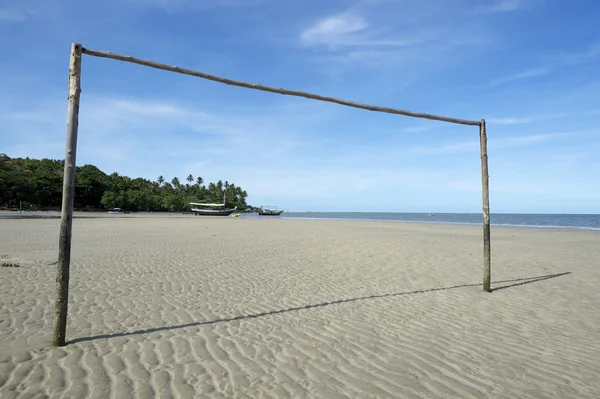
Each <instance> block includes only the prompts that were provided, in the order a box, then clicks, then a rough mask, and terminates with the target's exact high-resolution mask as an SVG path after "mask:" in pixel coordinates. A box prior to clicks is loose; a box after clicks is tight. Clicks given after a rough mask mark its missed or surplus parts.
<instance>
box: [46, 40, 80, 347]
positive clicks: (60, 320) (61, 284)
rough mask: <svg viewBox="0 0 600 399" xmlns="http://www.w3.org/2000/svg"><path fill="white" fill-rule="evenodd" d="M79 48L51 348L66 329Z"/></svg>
mask: <svg viewBox="0 0 600 399" xmlns="http://www.w3.org/2000/svg"><path fill="white" fill-rule="evenodd" d="M82 49H83V48H82V46H81V45H80V44H77V43H73V44H72V45H71V58H70V62H69V96H68V101H69V105H68V111H67V143H66V151H65V169H64V178H63V198H62V209H61V215H60V238H59V241H58V266H57V270H56V272H57V273H56V274H57V275H56V302H55V312H54V336H53V338H52V345H54V346H64V345H65V338H66V329H67V310H68V302H69V267H70V264H71V232H72V226H73V203H74V199H75V164H76V155H77V127H78V124H79V95H80V93H81V54H82Z"/></svg>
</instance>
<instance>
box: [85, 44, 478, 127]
mask: <svg viewBox="0 0 600 399" xmlns="http://www.w3.org/2000/svg"><path fill="white" fill-rule="evenodd" d="M82 53H83V54H87V55H91V56H94V57H100V58H111V59H113V60H119V61H124V62H129V63H132V64H138V65H144V66H147V67H150V68H156V69H161V70H163V71H169V72H176V73H180V74H183V75H190V76H195V77H198V78H202V79H207V80H212V81H214V82H219V83H224V84H226V85H230V86H238V87H245V88H247V89H254V90H260V91H268V92H271V93H277V94H284V95H288V96H296V97H304V98H309V99H312V100H319V101H325V102H330V103H336V104H341V105H346V106H348V107H354V108H361V109H366V110H368V111H376V112H385V113H388V114H396V115H405V116H412V117H414V118H424V119H431V120H435V121H442V122H450V123H457V124H461V125H471V126H481V121H471V120H467V119H458V118H451V117H448V116H440V115H433V114H426V113H423V112H412V111H406V110H403V109H397V108H389V107H380V106H376V105H369V104H361V103H357V102H353V101H347V100H342V99H339V98H333V97H327V96H322V95H319V94H313V93H307V92H303V91H298V90H289V89H283V88H277V87H270V86H264V85H261V84H258V83H247V82H241V81H239V80H233V79H228V78H223V77H220V76H216V75H211V74H208V73H204V72H200V71H195V70H193V69H188V68H181V67H178V66H172V65H167V64H162V63H160V62H155V61H149V60H144V59H141V58H136V57H132V56H130V55H123V54H117V53H113V52H110V51H98V50H91V49H88V48H85V47H82Z"/></svg>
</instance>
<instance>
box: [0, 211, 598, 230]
mask: <svg viewBox="0 0 600 399" xmlns="http://www.w3.org/2000/svg"><path fill="white" fill-rule="evenodd" d="M80 215H87V216H96V217H109V215H108V214H107V213H104V212H97V213H83V214H80ZM80 215H78V214H77V213H76V214H75V218H77V217H80ZM160 215H165V216H167V215H168V216H170V217H186V216H190V215H185V214H182V213H180V212H173V213H147V212H133V213H132V214H131V215H123V216H121V217H126V216H141V217H156V216H160ZM241 216H242V217H243V218H259V217H260V218H269V219H271V218H273V219H330V220H379V221H392V222H413V223H448V224H473V225H481V223H482V221H483V216H482V214H481V213H435V214H428V213H391V212H287V211H286V212H284V213H283V214H282V215H281V216H280V217H275V216H258V214H256V213H255V214H249V213H242V214H241ZM59 217H60V212H25V213H23V218H28V219H29V218H59ZM9 218H10V219H12V218H19V212H0V220H1V219H9ZM490 222H491V224H492V226H515V227H533V228H535V227H537V228H542V227H543V228H556V229H578V230H600V214H590V215H576V214H527V213H492V214H491V215H490Z"/></svg>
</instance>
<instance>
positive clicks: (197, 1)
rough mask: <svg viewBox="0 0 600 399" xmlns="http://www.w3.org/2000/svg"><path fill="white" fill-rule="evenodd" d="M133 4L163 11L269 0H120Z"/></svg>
mask: <svg viewBox="0 0 600 399" xmlns="http://www.w3.org/2000/svg"><path fill="white" fill-rule="evenodd" d="M122 1H123V2H125V3H129V4H132V5H135V6H139V7H144V8H157V9H162V10H165V11H169V12H172V11H183V10H198V9H208V8H217V7H236V8H241V7H244V8H247V7H253V6H257V5H262V4H263V3H266V2H268V1H270V0H122Z"/></svg>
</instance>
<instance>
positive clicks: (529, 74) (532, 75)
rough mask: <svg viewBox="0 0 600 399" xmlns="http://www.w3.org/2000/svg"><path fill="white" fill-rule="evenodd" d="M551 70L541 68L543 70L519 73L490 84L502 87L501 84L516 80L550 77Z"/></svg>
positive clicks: (495, 80) (533, 69)
mask: <svg viewBox="0 0 600 399" xmlns="http://www.w3.org/2000/svg"><path fill="white" fill-rule="evenodd" d="M551 70H552V69H551V68H550V67H541V68H532V69H527V70H525V71H522V72H517V73H515V74H513V75H508V76H505V77H503V78H499V79H494V80H492V81H491V82H490V83H491V84H492V85H500V84H504V83H508V82H512V81H515V80H521V79H527V78H535V77H538V76H544V75H548V74H549V73H550V72H551Z"/></svg>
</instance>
